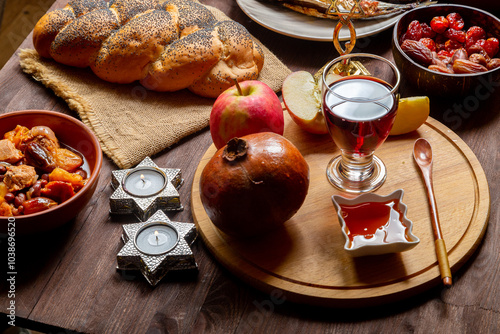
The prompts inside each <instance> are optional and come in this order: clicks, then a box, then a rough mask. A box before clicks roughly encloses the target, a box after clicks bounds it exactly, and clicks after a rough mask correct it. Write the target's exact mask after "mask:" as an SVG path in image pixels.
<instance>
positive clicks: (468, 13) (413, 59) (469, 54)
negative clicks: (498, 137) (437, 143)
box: [392, 4, 500, 96]
mask: <svg viewBox="0 0 500 334" xmlns="http://www.w3.org/2000/svg"><path fill="white" fill-rule="evenodd" d="M499 40H500V19H498V18H497V17H495V16H493V15H492V14H490V13H488V12H486V11H483V10H481V9H477V8H473V7H469V6H462V5H452V4H442V5H431V6H427V7H419V8H416V9H414V10H411V11H408V12H407V13H405V14H404V15H403V16H401V18H400V19H399V20H398V22H397V23H396V25H395V27H394V31H393V40H392V43H393V47H392V52H393V56H394V61H395V62H396V65H397V66H398V68H399V70H400V71H401V73H403V74H404V75H403V77H404V78H405V80H407V81H408V82H409V83H410V84H412V85H414V86H416V88H418V90H419V92H420V93H422V94H426V95H439V96H443V95H447V96H452V95H453V96H464V95H467V94H483V95H484V93H485V92H486V93H488V94H490V93H491V92H490V90H491V88H492V87H495V84H496V82H498V81H499V79H500V51H499Z"/></svg>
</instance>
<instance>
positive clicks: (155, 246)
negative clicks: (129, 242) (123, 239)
mask: <svg viewBox="0 0 500 334" xmlns="http://www.w3.org/2000/svg"><path fill="white" fill-rule="evenodd" d="M178 241H179V235H178V233H177V230H176V229H175V228H173V227H172V226H170V225H168V224H165V223H159V222H158V223H151V224H148V225H146V226H144V227H143V228H141V229H140V230H139V231H138V232H137V236H136V238H135V245H136V247H137V249H138V250H139V251H140V252H142V253H144V254H147V255H161V254H165V253H167V252H169V251H170V250H172V249H173V248H174V247H175V246H176V245H177V243H178Z"/></svg>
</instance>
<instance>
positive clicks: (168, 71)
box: [33, 0, 264, 97]
mask: <svg viewBox="0 0 500 334" xmlns="http://www.w3.org/2000/svg"><path fill="white" fill-rule="evenodd" d="M33 43H34V45H35V48H36V50H37V51H38V53H39V54H40V55H41V56H42V57H46V58H53V59H54V60H56V61H57V62H59V63H62V64H65V65H69V66H76V67H89V66H90V67H91V69H92V71H93V72H94V73H95V74H96V75H97V76H98V77H100V78H101V79H103V80H106V81H109V82H113V83H123V84H124V83H132V82H134V81H137V80H138V81H140V83H141V84H142V85H144V86H145V87H146V88H148V89H151V90H156V91H176V90H180V89H184V88H188V89H190V90H191V91H192V92H194V93H196V94H199V95H201V96H205V97H217V96H218V95H219V94H220V93H221V92H223V91H224V90H225V89H227V88H229V87H230V86H232V85H234V80H235V79H237V80H239V81H243V80H253V79H257V77H258V75H259V72H260V71H261V69H262V66H263V62H264V54H263V52H262V50H261V48H260V47H259V46H258V44H256V43H255V42H254V41H253V40H252V37H251V35H250V34H249V33H248V31H247V30H246V29H245V28H244V27H243V26H242V25H240V24H239V23H236V22H234V21H223V22H217V20H216V19H215V17H214V16H213V14H212V13H211V12H210V11H209V10H208V9H207V8H206V7H205V6H203V5H201V4H199V3H197V2H192V1H189V0H166V1H162V2H161V3H160V2H158V0H112V1H111V2H110V3H109V8H108V3H106V2H105V1H104V0H71V1H70V2H69V4H68V5H67V6H66V7H64V8H63V9H58V10H55V11H52V12H49V13H47V14H45V15H44V16H43V17H42V18H41V19H40V20H39V21H38V23H37V24H36V26H35V29H34V32H33Z"/></svg>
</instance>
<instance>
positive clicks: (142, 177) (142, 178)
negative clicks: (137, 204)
mask: <svg viewBox="0 0 500 334" xmlns="http://www.w3.org/2000/svg"><path fill="white" fill-rule="evenodd" d="M141 181H142V182H144V175H143V174H141Z"/></svg>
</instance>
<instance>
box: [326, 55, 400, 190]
mask: <svg viewBox="0 0 500 334" xmlns="http://www.w3.org/2000/svg"><path fill="white" fill-rule="evenodd" d="M399 82H400V73H399V71H398V69H397V68H396V66H395V65H394V64H393V63H391V62H390V61H389V60H387V59H385V58H383V57H380V56H377V55H372V54H366V53H357V54H347V55H342V56H340V57H338V58H336V59H334V60H333V61H331V62H330V63H329V64H328V65H327V66H326V67H325V69H324V71H323V75H322V104H321V105H322V110H323V114H324V116H325V119H326V123H327V125H328V131H329V132H330V135H331V137H332V139H333V141H334V142H335V144H336V145H337V146H338V148H339V149H340V153H341V154H340V156H337V157H334V158H333V159H332V160H331V161H330V162H329V164H328V167H327V177H328V180H329V181H330V183H332V184H333V185H334V186H335V187H337V188H338V189H340V190H342V191H346V192H350V193H362V192H369V191H372V190H375V189H377V188H378V187H380V186H381V185H382V184H383V183H384V181H385V179H386V176H387V171H386V168H385V165H384V163H383V162H382V160H380V159H379V158H378V157H376V156H375V155H374V152H375V150H376V149H377V148H378V147H379V146H380V145H382V143H383V142H384V141H385V140H386V138H387V136H388V135H389V132H390V130H391V128H392V125H393V123H394V118H395V116H396V112H397V109H398V103H399V95H398V89H399Z"/></svg>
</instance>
